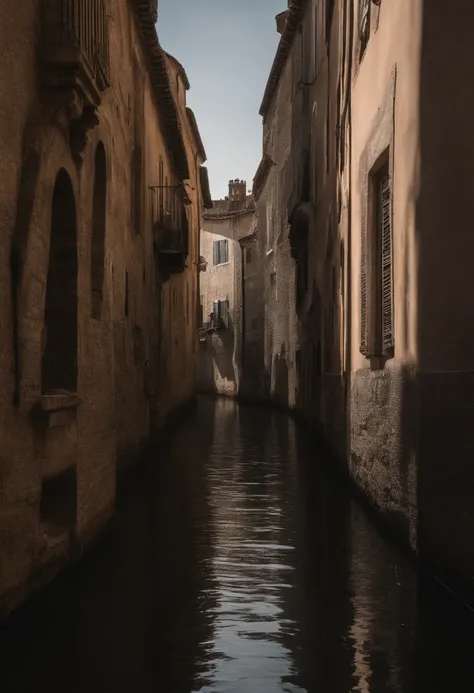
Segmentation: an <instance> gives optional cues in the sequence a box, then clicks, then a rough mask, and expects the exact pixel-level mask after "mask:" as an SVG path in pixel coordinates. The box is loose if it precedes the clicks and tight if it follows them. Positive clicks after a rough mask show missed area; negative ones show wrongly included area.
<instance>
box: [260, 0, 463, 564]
mask: <svg viewBox="0 0 474 693" xmlns="http://www.w3.org/2000/svg"><path fill="white" fill-rule="evenodd" d="M443 7H444V10H443ZM463 7H464V6H463ZM456 9H459V10H461V3H460V2H456V3H455V5H454V6H453V7H450V10H451V11H452V12H455V11H456ZM464 12H466V13H467V15H469V18H470V17H471V15H472V11H471V10H466V8H465V7H464ZM467 15H465V19H466V18H467ZM466 26H467V23H466V22H465V21H464V22H463V27H462V28H461V29H460V28H459V26H457V25H456V27H455V25H454V24H453V25H449V26H447V25H446V14H445V5H444V4H443V3H441V0H429V1H427V0H415V1H413V0H400V2H397V3H392V2H388V1H387V0H347V1H344V0H292V2H291V3H290V4H289V7H288V9H287V10H285V12H283V13H282V14H280V15H278V17H277V27H278V30H279V31H280V33H281V34H282V37H281V40H280V44H279V47H278V50H277V54H276V56H275V61H274V64H273V66H272V70H271V73H270V76H269V79H268V83H267V86H266V90H265V94H264V98H263V101H262V106H261V111H260V112H261V115H262V116H263V156H262V162H261V165H260V167H259V170H258V171H257V175H256V178H255V182H254V186H256V189H255V191H254V194H255V196H256V198H257V209H259V206H260V208H261V209H260V211H259V213H258V218H259V227H258V231H257V233H259V232H262V233H263V229H264V224H265V223H266V224H267V226H268V225H269V224H270V225H271V228H270V229H268V228H267V229H266V236H267V237H268V238H270V239H271V238H273V237H276V239H277V240H276V242H275V244H274V246H273V249H272V246H271V244H269V246H268V251H267V253H268V255H267V258H268V262H269V263H270V266H269V267H268V268H267V270H266V273H265V281H266V282H267V287H268V288H269V287H271V286H272V285H271V282H270V276H273V282H274V284H273V289H272V290H273V292H274V296H272V294H271V293H270V294H269V293H268V288H267V291H266V300H265V305H266V307H267V315H266V319H265V320H266V321H265V326H266V329H265V358H266V363H267V368H268V367H272V368H273V371H274V372H272V374H271V382H272V391H273V392H275V385H274V383H275V382H276V380H277V377H276V366H275V365H273V366H272V365H271V364H272V363H275V355H277V354H278V351H279V352H280V356H281V352H282V348H281V344H283V345H284V348H285V351H284V354H283V356H284V359H285V365H284V366H280V372H281V374H282V375H281V377H282V379H283V380H285V378H286V383H287V384H283V385H282V386H281V388H279V389H280V391H281V392H282V393H283V396H281V395H280V397H278V396H277V397H275V398H276V399H280V400H281V399H283V401H285V399H286V403H287V404H288V405H289V406H290V407H294V408H296V409H298V410H299V411H300V413H301V414H302V415H303V416H304V417H305V418H306V419H307V420H308V421H309V422H310V423H311V424H313V425H315V426H316V427H318V428H319V429H320V430H321V432H322V433H323V434H324V436H325V437H326V439H327V440H328V441H329V442H330V443H331V445H332V447H333V449H334V450H335V451H336V453H337V454H338V456H339V458H340V459H344V460H345V461H346V466H347V467H348V468H349V471H350V474H351V476H352V478H353V479H354V480H355V481H356V482H357V484H358V485H359V486H360V487H361V488H362V489H363V490H364V492H365V493H366V495H367V497H368V498H369V499H370V500H371V502H372V503H373V504H374V505H375V506H376V507H377V508H378V509H379V510H380V511H381V512H382V513H383V515H384V516H385V517H386V519H387V520H388V521H389V522H390V523H391V525H392V527H393V528H394V529H396V531H397V532H398V533H399V535H400V536H402V537H403V538H404V539H405V540H406V541H407V543H410V544H411V546H412V547H413V548H415V549H416V550H418V551H419V552H420V554H422V555H423V556H424V557H425V558H427V559H428V560H430V561H433V562H434V563H436V564H437V565H438V566H443V567H447V568H450V569H453V570H456V571H459V572H461V573H463V574H464V575H469V576H471V577H472V576H473V575H474V551H473V550H472V545H473V542H472V535H473V532H474V519H473V515H472V512H471V483H472V481H473V480H474V476H473V475H472V473H471V471H470V468H469V464H470V463H469V460H470V459H471V458H472V455H473V453H474V438H473V435H472V426H471V425H470V421H471V419H472V414H473V404H472V403H473V401H474V400H473V399H472V397H470V396H468V394H467V393H468V392H469V391H470V383H471V379H472V375H471V373H472V349H471V348H470V346H469V344H470V335H471V327H470V324H471V323H470V321H469V320H466V318H465V316H466V315H469V313H470V309H471V306H472V305H473V303H474V280H473V278H472V276H473V275H472V272H471V269H470V253H469V250H468V248H469V247H470V245H469V244H470V241H469V234H468V232H467V230H466V224H465V223H463V221H462V220H463V219H464V220H465V219H466V217H467V216H468V209H469V199H470V193H469V185H468V184H467V181H468V180H470V176H469V174H468V171H467V167H468V161H470V154H471V152H472V150H473V148H474V135H473V132H472V127H471V125H470V117H469V113H470V109H469V106H470V104H471V103H472V101H473V99H474V96H473V93H472V90H470V89H469V87H468V84H469V79H468V76H467V70H468V68H467V65H468V64H469V56H470V52H471V49H470V46H471V45H472V42H471V41H470V38H469V36H468V29H467V28H465V27H466ZM461 56H462V57H461ZM440 94H443V96H442V98H441V99H440V98H439V97H440ZM434 113H436V115H434ZM280 133H282V134H280ZM454 133H456V134H454ZM285 143H287V144H286V148H285ZM285 162H288V163H285ZM274 181H277V182H274ZM447 229H449V233H447ZM279 238H280V241H278V239H279ZM273 265H274V266H273ZM288 287H290V288H288ZM277 331H279V332H280V333H281V334H279V335H278V336H276V332H277ZM276 363H278V360H277V361H276Z"/></svg>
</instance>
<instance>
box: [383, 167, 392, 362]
mask: <svg viewBox="0 0 474 693" xmlns="http://www.w3.org/2000/svg"><path fill="white" fill-rule="evenodd" d="M380 196H381V200H380V210H381V224H382V228H381V237H382V253H381V255H382V258H381V259H382V338H383V349H384V351H387V350H388V349H391V348H392V347H393V345H394V339H393V282H392V219H391V209H390V207H391V205H390V178H389V176H388V175H385V176H384V177H383V178H382V180H381V182H380Z"/></svg>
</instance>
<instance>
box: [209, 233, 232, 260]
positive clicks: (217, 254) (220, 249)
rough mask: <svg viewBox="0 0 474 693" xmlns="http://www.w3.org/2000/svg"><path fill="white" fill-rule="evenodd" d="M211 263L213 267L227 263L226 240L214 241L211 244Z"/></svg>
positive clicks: (227, 245)
mask: <svg viewBox="0 0 474 693" xmlns="http://www.w3.org/2000/svg"><path fill="white" fill-rule="evenodd" d="M212 262H213V264H214V265H223V264H224V263H226V262H229V241H228V240H227V238H224V239H223V240H222V241H214V243H213V244H212Z"/></svg>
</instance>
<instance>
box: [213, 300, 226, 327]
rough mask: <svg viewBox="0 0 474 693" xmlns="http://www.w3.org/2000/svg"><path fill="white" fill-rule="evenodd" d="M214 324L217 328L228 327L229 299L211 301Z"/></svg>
mask: <svg viewBox="0 0 474 693" xmlns="http://www.w3.org/2000/svg"><path fill="white" fill-rule="evenodd" d="M212 308H213V311H214V325H215V326H216V327H218V328H220V327H225V328H227V327H229V301H228V300H227V299H226V300H225V301H213V302H212Z"/></svg>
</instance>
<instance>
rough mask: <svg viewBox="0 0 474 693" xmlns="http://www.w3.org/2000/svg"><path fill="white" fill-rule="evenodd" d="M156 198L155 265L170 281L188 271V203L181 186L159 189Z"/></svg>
mask: <svg viewBox="0 0 474 693" xmlns="http://www.w3.org/2000/svg"><path fill="white" fill-rule="evenodd" d="M154 198H158V199H157V200H156V199H154V203H153V208H154V209H156V210H157V211H156V213H155V215H156V216H157V220H156V221H155V223H154V225H153V236H154V244H155V255H156V262H157V267H158V271H159V273H160V275H161V276H162V277H163V278H165V279H167V278H169V276H170V275H171V274H177V273H180V272H183V271H184V269H185V268H186V258H187V255H188V238H189V228H188V217H187V214H186V207H185V205H186V203H188V204H189V199H188V198H187V195H186V193H185V191H184V189H183V187H182V186H181V185H176V186H162V187H161V188H160V187H156V188H154Z"/></svg>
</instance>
